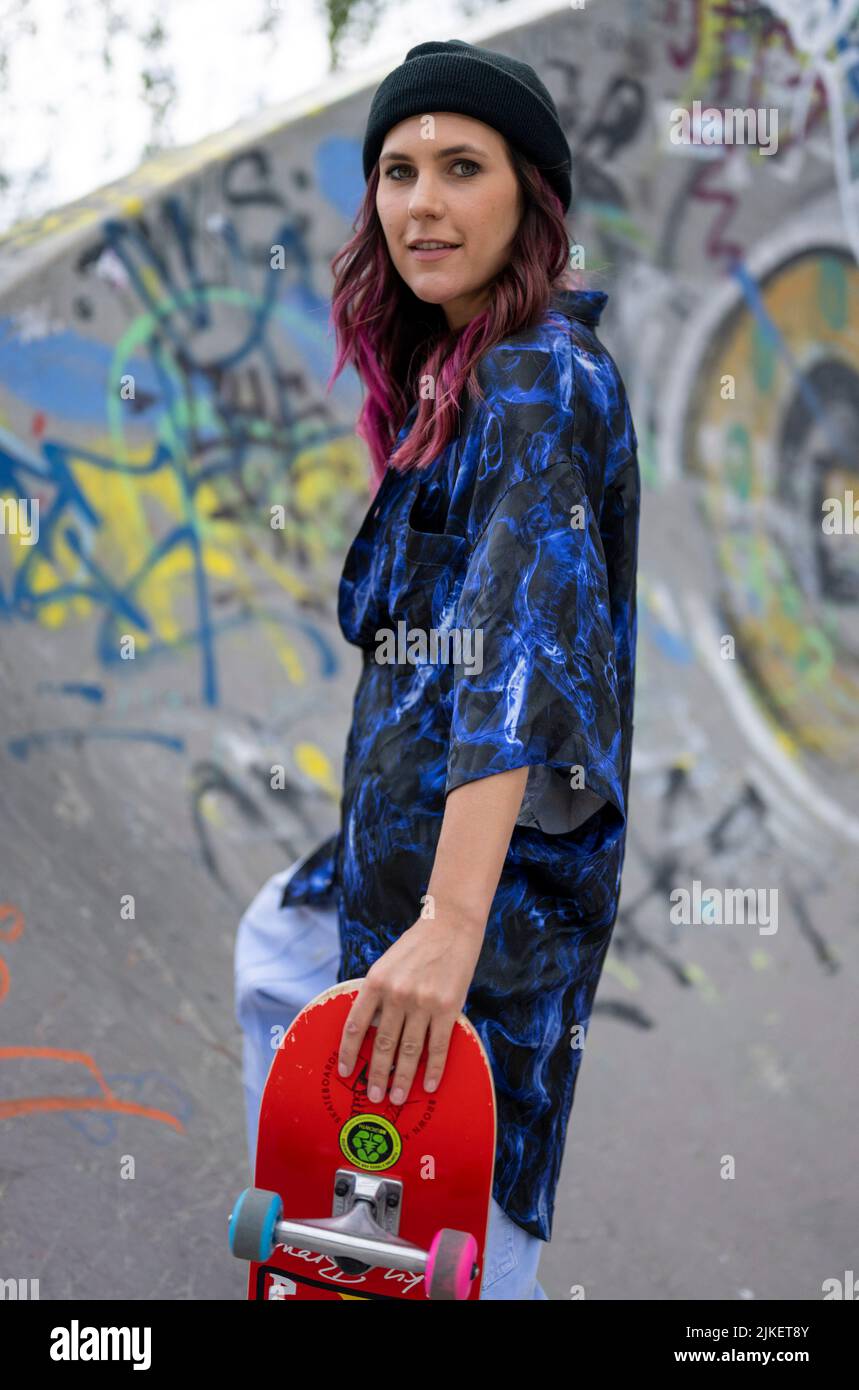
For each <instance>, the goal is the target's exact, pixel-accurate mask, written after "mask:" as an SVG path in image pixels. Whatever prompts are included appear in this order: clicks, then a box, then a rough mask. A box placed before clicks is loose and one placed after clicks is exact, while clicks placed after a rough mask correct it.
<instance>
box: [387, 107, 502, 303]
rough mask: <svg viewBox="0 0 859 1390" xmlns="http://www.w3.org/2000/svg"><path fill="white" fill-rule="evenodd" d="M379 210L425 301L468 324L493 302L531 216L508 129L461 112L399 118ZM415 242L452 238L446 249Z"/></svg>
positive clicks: (391, 244) (393, 249) (395, 254)
mask: <svg viewBox="0 0 859 1390" xmlns="http://www.w3.org/2000/svg"><path fill="white" fill-rule="evenodd" d="M376 210H377V212H378V214H379V218H380V220H381V223H382V227H383V230H384V233H385V238H386V240H387V243H388V250H389V252H390V255H391V260H392V261H393V263H394V265H395V266H396V268H397V270H398V271H399V273H400V275H401V276H402V277H403V279H404V280H405V282H406V284H407V285H408V286H409V287H410V288H411V289H412V290H413V291H414V293H415V294H416V295H417V297H418V299H422V300H424V301H425V302H426V303H428V304H439V305H441V307H442V309H443V310H444V312H445V315H446V317H447V321H448V325H449V327H450V328H453V329H457V328H462V327H464V326H465V324H467V323H469V322H470V320H471V319H473V318H474V316H475V315H476V314H479V313H480V312H481V311H482V310H483V309H485V308H486V306H487V304H488V302H489V285H490V284H491V282H492V280H493V279H494V278H495V276H496V275H497V274H498V272H499V271H500V270H503V268H504V266H505V265H506V264H507V262H508V260H509V259H510V253H511V249H512V244H513V239H514V237H515V235H516V230H517V228H518V226H519V221H520V218H521V215H522V210H523V209H522V196H521V190H520V188H519V182H518V180H517V178H516V175H515V173H514V170H513V165H512V164H511V162H510V156H509V154H508V150H507V145H506V143H505V141H504V138H503V136H501V135H499V133H498V131H497V130H494V129H493V128H492V126H488V125H485V124H484V123H483V121H476V120H472V118H471V117H470V116H459V115H455V114H453V113H452V112H441V113H439V112H436V113H434V114H432V115H426V116H409V117H408V119H407V120H405V121H400V123H399V125H395V126H392V127H391V129H390V130H389V131H388V133H387V135H386V136H385V143H384V145H383V146H382V152H381V154H380V156H379V187H378V191H377V193H376ZM415 241H446V242H450V243H453V244H454V246H455V248H456V249H455V250H449V251H445V252H443V253H441V254H439V253H438V252H436V253H434V254H433V253H424V254H421V252H420V251H416V250H414V249H412V243H414V242H415Z"/></svg>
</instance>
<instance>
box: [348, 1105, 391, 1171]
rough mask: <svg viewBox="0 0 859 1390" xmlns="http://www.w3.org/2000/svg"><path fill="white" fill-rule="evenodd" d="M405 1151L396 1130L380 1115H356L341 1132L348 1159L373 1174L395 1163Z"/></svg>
mask: <svg viewBox="0 0 859 1390" xmlns="http://www.w3.org/2000/svg"><path fill="white" fill-rule="evenodd" d="M402 1147H403V1142H402V1140H401V1139H400V1136H399V1134H398V1133H397V1131H396V1130H395V1129H394V1126H393V1125H392V1124H391V1122H390V1120H385V1119H383V1118H382V1116H381V1115H353V1116H352V1118H351V1120H347V1121H346V1123H345V1125H344V1126H343V1128H342V1129H341V1131H340V1148H341V1149H342V1150H343V1152H344V1154H345V1155H346V1157H347V1158H348V1159H351V1161H352V1162H353V1163H354V1164H356V1165H357V1167H358V1168H367V1169H369V1170H370V1172H373V1173H378V1172H379V1171H380V1169H382V1168H390V1166H391V1164H392V1163H396V1161H397V1159H398V1158H399V1156H400V1152H401V1150H402Z"/></svg>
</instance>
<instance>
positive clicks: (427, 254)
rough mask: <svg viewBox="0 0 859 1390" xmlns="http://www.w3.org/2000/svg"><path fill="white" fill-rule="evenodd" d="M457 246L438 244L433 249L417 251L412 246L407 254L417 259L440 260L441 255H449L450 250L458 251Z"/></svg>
mask: <svg viewBox="0 0 859 1390" xmlns="http://www.w3.org/2000/svg"><path fill="white" fill-rule="evenodd" d="M459 249H460V248H459V247H458V246H439V247H438V248H437V249H436V250H435V251H419V250H417V249H416V248H415V247H414V246H410V247H409V255H410V256H414V257H415V259H416V260H418V261H440V260H441V258H442V256H449V255H450V253H451V251H458V250H459Z"/></svg>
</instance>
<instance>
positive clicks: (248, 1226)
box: [230, 1187, 283, 1262]
mask: <svg viewBox="0 0 859 1390" xmlns="http://www.w3.org/2000/svg"><path fill="white" fill-rule="evenodd" d="M282 1215H283V1202H282V1201H281V1200H280V1197H279V1196H278V1194H277V1193H276V1192H266V1191H265V1190H264V1189H263V1188H261V1187H246V1188H245V1190H244V1192H243V1193H242V1195H241V1197H240V1198H239V1200H238V1201H237V1202H236V1205H235V1206H234V1207H233V1215H232V1219H231V1220H230V1250H231V1251H232V1253H233V1254H234V1255H235V1257H236V1259H237V1260H256V1261H259V1262H262V1261H265V1260H267V1259H268V1257H269V1255H270V1254H271V1252H272V1249H273V1244H272V1237H273V1235H274V1228H275V1226H276V1224H277V1222H278V1221H279V1220H280V1218H281V1216H282Z"/></svg>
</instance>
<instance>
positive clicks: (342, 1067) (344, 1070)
mask: <svg viewBox="0 0 859 1390" xmlns="http://www.w3.org/2000/svg"><path fill="white" fill-rule="evenodd" d="M337 1070H338V1071H339V1073H340V1075H341V1076H348V1075H349V1068H348V1067H347V1065H346V1063H345V1062H338V1063H337Z"/></svg>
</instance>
